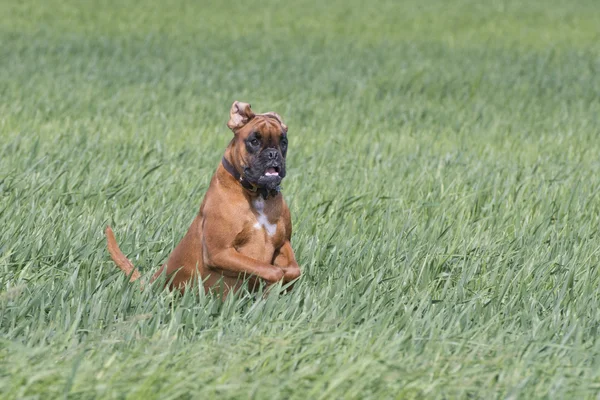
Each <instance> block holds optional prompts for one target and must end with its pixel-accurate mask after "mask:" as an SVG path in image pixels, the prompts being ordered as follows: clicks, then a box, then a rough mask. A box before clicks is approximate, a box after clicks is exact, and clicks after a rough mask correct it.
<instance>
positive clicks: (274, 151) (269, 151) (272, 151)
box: [267, 150, 277, 160]
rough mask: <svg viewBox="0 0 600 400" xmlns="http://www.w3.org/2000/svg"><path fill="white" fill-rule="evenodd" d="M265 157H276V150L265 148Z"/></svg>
mask: <svg viewBox="0 0 600 400" xmlns="http://www.w3.org/2000/svg"><path fill="white" fill-rule="evenodd" d="M267 157H269V160H274V159H275V158H276V157H277V150H267Z"/></svg>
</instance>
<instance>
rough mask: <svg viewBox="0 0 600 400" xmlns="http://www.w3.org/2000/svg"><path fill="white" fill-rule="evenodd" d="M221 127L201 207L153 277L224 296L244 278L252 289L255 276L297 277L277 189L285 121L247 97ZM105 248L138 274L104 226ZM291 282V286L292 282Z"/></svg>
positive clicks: (269, 279) (174, 285)
mask: <svg viewBox="0 0 600 400" xmlns="http://www.w3.org/2000/svg"><path fill="white" fill-rule="evenodd" d="M229 114H230V119H229V122H228V123H227V126H228V127H229V128H230V129H231V130H232V131H233V139H231V142H230V143H229V146H227V149H226V150H225V154H224V155H223V159H222V160H221V163H220V165H219V166H218V167H217V171H216V172H215V174H214V175H213V177H212V179H211V181H210V185H209V187H208V190H207V192H206V195H205V197H204V200H203V201H202V204H201V206H200V212H199V213H198V215H197V216H196V218H195V219H194V221H193V222H192V225H191V226H190V228H189V229H188V231H187V233H186V235H185V236H184V237H183V239H182V240H181V242H179V244H178V245H177V247H175V250H173V252H172V253H171V255H170V256H169V258H168V259H167V262H166V264H164V265H163V266H162V267H161V268H159V269H158V271H157V272H156V273H155V274H154V275H153V277H152V281H154V280H155V279H157V278H158V277H159V276H161V275H162V274H163V273H166V275H167V284H168V285H169V286H170V288H171V289H179V290H181V291H182V292H183V291H184V289H185V287H186V285H187V284H191V283H192V282H193V281H194V279H202V282H203V284H204V289H205V290H206V291H211V290H214V289H215V288H217V287H219V288H221V289H222V290H224V296H226V295H227V293H228V292H230V291H234V292H235V291H237V290H238V289H239V288H240V287H241V286H242V284H243V282H244V281H245V280H247V281H248V288H249V289H250V290H252V291H255V290H257V289H258V288H259V287H260V286H261V285H260V283H261V281H262V282H263V283H264V284H266V285H267V286H268V285H271V284H274V283H276V282H278V281H283V283H284V284H287V283H290V282H292V281H295V280H296V279H297V278H298V277H299V276H300V268H299V267H298V263H297V262H296V259H295V257H294V251H293V250H292V246H291V244H290V239H291V236H292V221H291V218H290V210H289V209H288V206H287V204H286V202H285V200H284V199H283V196H282V194H281V193H280V186H279V185H280V183H281V181H282V179H283V178H284V177H285V174H286V169H285V157H286V154H287V145H288V139H287V130H288V128H287V126H286V125H285V124H284V123H283V121H282V119H281V117H280V116H279V115H278V114H276V113H274V112H268V113H265V114H255V113H254V112H253V111H252V109H251V108H250V104H247V103H242V102H238V101H236V102H234V103H233V105H232V106H231V111H230V113H229ZM106 238H107V244H108V252H109V253H110V256H111V258H112V259H113V261H114V262H115V263H116V264H117V266H118V267H119V268H120V269H121V270H122V271H123V272H125V274H127V276H129V277H130V281H131V282H133V281H135V280H137V279H139V278H140V273H139V271H138V270H137V268H135V267H134V266H133V264H132V263H131V261H130V260H129V259H127V257H125V255H124V254H123V253H122V252H121V250H120V249H119V246H118V244H117V242H116V240H115V236H114V234H113V231H112V229H111V228H110V226H107V228H106ZM290 287H291V285H290Z"/></svg>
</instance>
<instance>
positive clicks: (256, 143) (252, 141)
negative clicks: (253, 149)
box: [250, 138, 260, 146]
mask: <svg viewBox="0 0 600 400" xmlns="http://www.w3.org/2000/svg"><path fill="white" fill-rule="evenodd" d="M250 144H251V145H252V146H258V145H259V144H260V142H259V141H258V139H256V138H254V139H252V140H251V141H250Z"/></svg>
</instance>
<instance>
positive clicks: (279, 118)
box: [260, 111, 288, 135]
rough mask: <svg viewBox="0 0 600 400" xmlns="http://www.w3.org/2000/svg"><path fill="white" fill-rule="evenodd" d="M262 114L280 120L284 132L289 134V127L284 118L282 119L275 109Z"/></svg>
mask: <svg viewBox="0 0 600 400" xmlns="http://www.w3.org/2000/svg"><path fill="white" fill-rule="evenodd" d="M260 115H266V116H267V117H271V118H275V119H276V120H277V121H278V122H279V125H281V128H283V134H284V135H285V134H287V130H288V127H287V125H286V124H284V123H283V120H282V119H281V116H280V115H279V114H277V113H275V112H273V111H269V112H268V113H264V114H260Z"/></svg>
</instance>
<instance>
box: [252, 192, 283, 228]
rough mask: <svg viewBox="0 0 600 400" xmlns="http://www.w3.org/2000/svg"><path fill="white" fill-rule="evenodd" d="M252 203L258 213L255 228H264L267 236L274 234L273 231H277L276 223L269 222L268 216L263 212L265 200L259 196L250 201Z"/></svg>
mask: <svg viewBox="0 0 600 400" xmlns="http://www.w3.org/2000/svg"><path fill="white" fill-rule="evenodd" d="M252 205H253V206H254V209H255V210H256V212H257V213H258V216H257V217H256V224H254V227H255V228H256V229H260V228H261V227H262V228H264V229H265V230H266V231H267V234H268V235H269V236H273V235H275V232H276V231H277V224H272V223H270V222H269V218H267V216H266V214H265V201H264V200H263V199H261V198H260V197H259V198H258V199H256V200H254V201H253V202H252Z"/></svg>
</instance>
